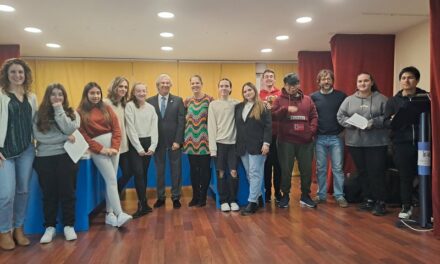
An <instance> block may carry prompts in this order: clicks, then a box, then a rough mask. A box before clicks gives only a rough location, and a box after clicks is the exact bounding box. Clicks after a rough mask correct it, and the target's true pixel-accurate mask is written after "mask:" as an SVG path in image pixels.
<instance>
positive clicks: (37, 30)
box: [24, 27, 42, 33]
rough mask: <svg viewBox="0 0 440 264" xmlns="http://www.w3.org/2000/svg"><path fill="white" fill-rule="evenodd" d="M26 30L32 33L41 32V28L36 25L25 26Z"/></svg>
mask: <svg viewBox="0 0 440 264" xmlns="http://www.w3.org/2000/svg"><path fill="white" fill-rule="evenodd" d="M24 31H27V32H30V33H41V32H42V31H41V29H39V28H36V27H25V28H24Z"/></svg>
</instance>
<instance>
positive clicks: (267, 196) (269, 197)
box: [264, 192, 272, 203]
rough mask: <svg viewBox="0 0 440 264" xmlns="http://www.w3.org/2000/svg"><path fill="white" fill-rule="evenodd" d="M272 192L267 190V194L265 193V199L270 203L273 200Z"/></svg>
mask: <svg viewBox="0 0 440 264" xmlns="http://www.w3.org/2000/svg"><path fill="white" fill-rule="evenodd" d="M271 196H272V195H271V193H270V192H266V194H265V195H264V198H265V199H264V200H265V201H266V203H270V202H271V198H272V197H271Z"/></svg>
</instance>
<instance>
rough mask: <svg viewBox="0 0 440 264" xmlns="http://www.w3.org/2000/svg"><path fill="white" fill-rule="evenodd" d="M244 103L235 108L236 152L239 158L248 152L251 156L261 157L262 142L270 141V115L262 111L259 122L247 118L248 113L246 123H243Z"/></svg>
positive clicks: (252, 118)
mask: <svg viewBox="0 0 440 264" xmlns="http://www.w3.org/2000/svg"><path fill="white" fill-rule="evenodd" d="M244 105H245V103H244V102H241V103H239V104H238V105H236V106H235V126H236V128H237V141H236V142H237V143H236V151H237V154H238V155H239V156H243V155H244V154H246V152H248V153H249V154H251V155H261V147H262V146H263V143H264V142H267V143H269V144H270V143H271V141H272V115H271V112H270V110H267V109H266V108H265V109H264V111H263V113H261V116H260V120H257V119H255V118H254V117H249V115H250V113H251V112H252V109H253V108H254V107H255V105H254V106H252V108H251V111H249V113H248V115H247V118H246V121H243V117H242V114H243V108H244Z"/></svg>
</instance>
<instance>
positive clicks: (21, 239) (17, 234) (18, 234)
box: [13, 227, 31, 246]
mask: <svg viewBox="0 0 440 264" xmlns="http://www.w3.org/2000/svg"><path fill="white" fill-rule="evenodd" d="M13 237H14V240H15V242H16V243H17V245H19V246H29V244H30V243H31V241H30V240H29V239H28V238H27V237H26V236H25V235H24V233H23V227H17V228H15V229H14V232H13Z"/></svg>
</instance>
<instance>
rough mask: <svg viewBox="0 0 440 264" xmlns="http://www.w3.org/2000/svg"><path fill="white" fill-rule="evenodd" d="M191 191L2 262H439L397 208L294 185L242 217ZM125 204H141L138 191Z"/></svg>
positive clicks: (429, 239) (437, 247)
mask: <svg viewBox="0 0 440 264" xmlns="http://www.w3.org/2000/svg"><path fill="white" fill-rule="evenodd" d="M313 187H315V186H313ZM293 189H295V190H297V189H298V183H297V180H294V187H293ZM190 192H191V190H190V189H189V188H187V187H186V188H184V197H183V198H182V205H183V206H182V208H180V209H179V210H174V209H172V203H171V201H170V200H169V199H168V200H167V204H166V207H165V208H161V209H157V210H154V211H153V213H151V214H149V215H147V216H145V217H142V218H139V219H136V220H133V221H132V222H130V223H129V224H127V226H126V227H124V228H121V229H116V228H113V227H110V226H108V225H105V224H104V214H103V213H101V214H98V215H97V216H96V217H94V218H93V220H92V222H93V223H92V226H91V228H90V230H89V231H88V232H81V233H78V240H76V241H74V242H66V241H65V240H64V237H63V236H62V235H60V234H59V235H57V237H56V238H55V240H54V241H53V242H52V243H51V244H47V245H41V244H39V239H40V236H32V237H31V239H32V244H31V246H29V247H19V248H16V249H15V250H14V251H11V252H6V251H0V263H269V264H273V263H308V264H310V263H412V264H415V263H440V240H437V239H435V238H434V237H433V234H432V232H427V233H415V232H413V231H410V230H408V229H401V228H397V227H395V221H396V215H397V213H398V209H397V208H395V209H389V211H390V213H389V214H388V215H387V216H385V217H376V216H373V215H371V214H370V213H367V212H360V211H358V210H357V209H356V206H355V205H350V207H349V208H345V209H343V208H339V207H338V206H337V205H336V204H335V202H334V201H333V199H330V201H328V202H327V204H324V205H320V206H319V208H318V209H308V208H301V207H300V206H299V202H298V200H299V193H298V191H296V192H295V193H294V194H293V195H292V197H291V205H290V208H288V209H279V208H277V207H276V206H275V204H273V203H272V204H269V205H268V207H267V208H264V209H262V210H260V211H259V212H258V213H257V214H255V215H252V216H247V217H244V216H241V215H240V214H239V213H222V212H220V211H219V210H217V209H216V208H215V204H214V201H213V200H212V199H210V200H209V202H208V205H207V207H205V208H188V207H187V203H188V202H189V200H190ZM149 195H154V192H149ZM154 200H155V199H154V198H153V197H152V198H151V199H150V205H151V204H152V203H153V202H154ZM123 207H124V208H125V210H126V211H127V212H129V213H132V212H134V211H135V209H136V208H135V207H136V200H135V196H134V194H133V193H131V192H130V193H128V194H127V198H126V200H125V201H124V202H123Z"/></svg>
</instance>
